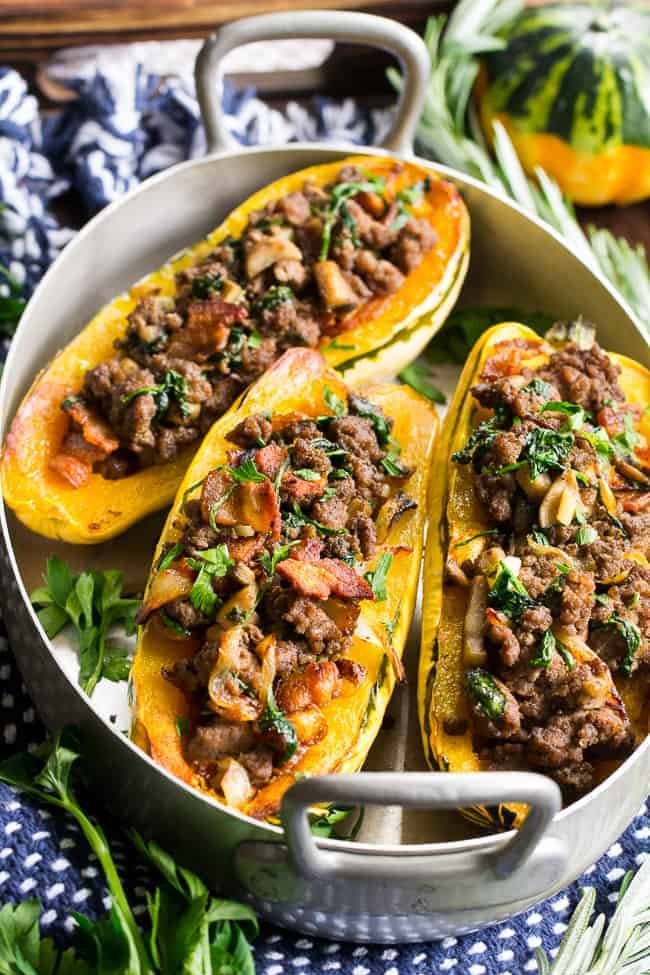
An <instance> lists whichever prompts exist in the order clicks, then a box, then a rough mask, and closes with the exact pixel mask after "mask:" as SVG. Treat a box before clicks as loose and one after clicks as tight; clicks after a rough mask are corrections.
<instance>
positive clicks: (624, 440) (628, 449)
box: [612, 413, 641, 457]
mask: <svg viewBox="0 0 650 975" xmlns="http://www.w3.org/2000/svg"><path fill="white" fill-rule="evenodd" d="M612 443H613V445H614V450H615V451H616V453H617V454H620V455H621V456H625V457H627V456H629V455H630V454H631V453H633V452H634V448H635V447H638V446H639V444H640V443H641V436H640V435H639V434H638V433H637V432H636V430H635V429H634V417H633V416H632V414H631V413H626V414H625V417H624V419H623V432H622V433H619V434H617V435H616V436H615V437H612Z"/></svg>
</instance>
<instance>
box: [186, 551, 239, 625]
mask: <svg viewBox="0 0 650 975" xmlns="http://www.w3.org/2000/svg"><path fill="white" fill-rule="evenodd" d="M187 563H188V565H189V566H190V568H191V569H194V571H195V572H198V575H197V577H196V579H195V580H194V584H193V586H192V588H191V590H190V602H191V603H192V605H193V606H194V607H195V609H198V611H199V612H200V613H203V614H204V615H205V616H209V615H210V614H211V613H212V612H213V611H214V609H215V607H216V605H217V603H218V602H219V599H218V597H217V594H216V593H215V591H214V589H213V588H212V580H213V579H223V578H224V576H226V575H227V574H228V570H229V569H230V568H231V567H232V566H233V565H234V564H235V563H234V560H233V559H231V558H230V557H229V555H228V547H227V545H224V544H221V545H217V547H216V548H208V549H206V550H205V551H204V552H201V553H200V555H199V556H198V557H197V558H191V559H187Z"/></svg>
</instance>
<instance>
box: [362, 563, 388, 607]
mask: <svg viewBox="0 0 650 975" xmlns="http://www.w3.org/2000/svg"><path fill="white" fill-rule="evenodd" d="M392 564H393V554H392V552H384V553H383V554H382V555H380V556H379V558H378V560H377V565H376V566H375V569H374V571H372V572H366V576H365V578H366V580H367V581H368V582H369V583H370V586H371V588H372V591H373V594H374V597H375V601H376V602H378V603H383V602H385V601H386V600H387V599H388V592H387V590H386V582H387V579H388V573H389V572H390V567H391V565H392Z"/></svg>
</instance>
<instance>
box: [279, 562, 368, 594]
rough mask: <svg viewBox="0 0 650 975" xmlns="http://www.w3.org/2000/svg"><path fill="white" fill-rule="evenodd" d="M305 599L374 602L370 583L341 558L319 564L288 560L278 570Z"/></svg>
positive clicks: (281, 563) (280, 564)
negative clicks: (307, 597) (332, 598)
mask: <svg viewBox="0 0 650 975" xmlns="http://www.w3.org/2000/svg"><path fill="white" fill-rule="evenodd" d="M276 571H277V572H278V574H279V575H281V576H282V578H283V579H286V580H287V582H289V583H290V584H291V585H292V586H293V588H294V589H295V590H296V591H297V592H299V593H300V594H301V595H302V596H311V597H312V598H313V599H329V598H330V596H338V597H339V599H374V598H375V597H374V593H373V591H372V588H371V586H370V585H369V583H368V582H367V581H366V580H365V579H364V578H363V577H362V576H360V575H357V573H356V572H355V571H354V569H353V568H352V567H351V566H349V565H346V564H345V562H340V561H339V560H338V559H320V560H319V561H317V562H307V561H299V560H298V559H285V560H284V562H280V563H279V564H278V567H277V570H276Z"/></svg>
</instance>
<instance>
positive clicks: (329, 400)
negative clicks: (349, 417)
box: [323, 386, 348, 416]
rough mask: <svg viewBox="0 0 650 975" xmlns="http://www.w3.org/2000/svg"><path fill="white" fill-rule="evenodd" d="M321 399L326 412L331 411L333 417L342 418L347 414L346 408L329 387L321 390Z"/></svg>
mask: <svg viewBox="0 0 650 975" xmlns="http://www.w3.org/2000/svg"><path fill="white" fill-rule="evenodd" d="M323 399H324V401H325V405H326V406H327V408H328V410H331V411H332V413H333V414H334V416H344V414H345V413H347V411H348V408H347V406H346V404H345V403H344V402H343V400H342V399H341V397H340V396H337V395H336V393H335V392H334V391H333V390H331V389H330V387H329V386H325V387H324V388H323Z"/></svg>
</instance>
